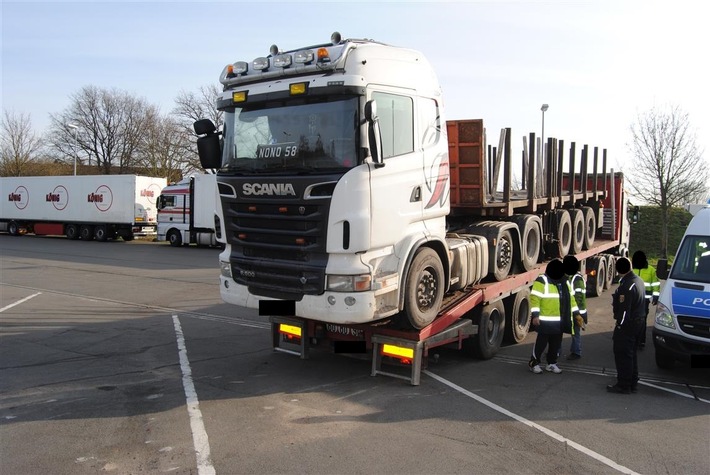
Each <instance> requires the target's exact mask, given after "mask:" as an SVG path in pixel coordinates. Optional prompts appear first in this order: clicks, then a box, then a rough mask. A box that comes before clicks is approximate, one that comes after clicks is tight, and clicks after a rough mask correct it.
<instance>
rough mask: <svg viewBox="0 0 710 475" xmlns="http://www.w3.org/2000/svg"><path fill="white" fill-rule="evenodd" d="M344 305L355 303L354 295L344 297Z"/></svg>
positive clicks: (350, 305)
mask: <svg viewBox="0 0 710 475" xmlns="http://www.w3.org/2000/svg"><path fill="white" fill-rule="evenodd" d="M345 305H347V306H348V307H352V306H353V305H355V297H345Z"/></svg>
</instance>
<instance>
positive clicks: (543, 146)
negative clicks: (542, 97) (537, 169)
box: [540, 104, 550, 158]
mask: <svg viewBox="0 0 710 475" xmlns="http://www.w3.org/2000/svg"><path fill="white" fill-rule="evenodd" d="M549 108H550V106H549V105H548V104H543V105H542V107H540V110H541V111H542V138H541V139H540V141H541V142H542V146H541V147H540V150H541V151H542V156H543V158H544V157H545V112H546V111H547V109H549Z"/></svg>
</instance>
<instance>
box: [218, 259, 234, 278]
mask: <svg viewBox="0 0 710 475" xmlns="http://www.w3.org/2000/svg"><path fill="white" fill-rule="evenodd" d="M219 271H220V272H221V273H222V277H229V278H230V279H231V278H232V266H230V265H229V261H219Z"/></svg>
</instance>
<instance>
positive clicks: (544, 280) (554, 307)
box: [528, 259, 579, 374]
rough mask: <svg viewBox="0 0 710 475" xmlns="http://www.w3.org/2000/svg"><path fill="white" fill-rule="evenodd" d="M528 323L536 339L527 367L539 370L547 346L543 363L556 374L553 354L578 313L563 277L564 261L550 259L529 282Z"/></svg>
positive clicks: (557, 367)
mask: <svg viewBox="0 0 710 475" xmlns="http://www.w3.org/2000/svg"><path fill="white" fill-rule="evenodd" d="M530 313H531V316H532V322H531V324H532V325H533V326H534V327H535V328H536V329H537V339H536V340H535V346H533V353H532V356H531V357H530V362H529V363H528V365H529V366H530V371H532V372H533V373H535V374H540V373H542V368H541V367H540V359H541V358H542V353H543V352H544V351H545V348H546V347H547V366H546V367H545V369H546V370H547V371H549V372H551V373H555V374H559V373H561V372H562V370H561V369H560V368H559V366H557V357H558V355H559V353H560V347H561V346H562V334H563V333H573V331H574V330H573V324H572V322H573V318H574V317H577V316H578V315H579V310H578V309H577V303H576V302H575V300H574V289H572V285H571V284H570V282H569V280H568V279H567V278H566V277H565V268H564V264H562V261H561V260H560V259H553V260H551V261H550V262H549V263H548V264H547V267H546V268H545V273H544V274H542V275H540V276H539V277H538V278H537V279H535V282H533V285H532V291H531V292H530Z"/></svg>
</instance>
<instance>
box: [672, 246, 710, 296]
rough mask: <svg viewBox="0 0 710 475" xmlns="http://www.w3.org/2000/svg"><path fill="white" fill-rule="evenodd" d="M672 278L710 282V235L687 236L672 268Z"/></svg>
mask: <svg viewBox="0 0 710 475" xmlns="http://www.w3.org/2000/svg"><path fill="white" fill-rule="evenodd" d="M671 279H675V280H686V281H691V282H702V283H706V284H710V237H708V236H692V235H690V236H685V239H683V243H682V244H681V246H680V249H679V250H678V256H677V257H676V260H675V262H673V267H672V268H671Z"/></svg>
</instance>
